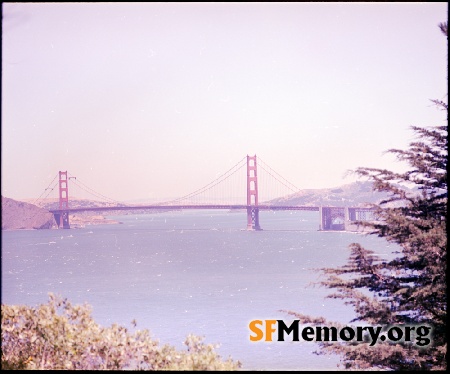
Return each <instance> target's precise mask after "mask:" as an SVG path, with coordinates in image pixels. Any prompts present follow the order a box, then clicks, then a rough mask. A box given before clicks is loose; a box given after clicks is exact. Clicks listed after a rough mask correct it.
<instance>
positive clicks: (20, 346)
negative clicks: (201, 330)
mask: <svg viewBox="0 0 450 374" xmlns="http://www.w3.org/2000/svg"><path fill="white" fill-rule="evenodd" d="M1 328H2V332H1V336H2V369H41V370H56V369H60V370H61V369H62V370H64V369H65V370H124V369H131V370H237V369H239V368H240V366H241V364H240V363H239V362H233V361H232V360H231V358H229V359H227V360H226V361H224V360H222V359H221V358H220V356H219V355H218V354H217V353H216V352H215V351H214V349H215V348H216V347H215V346H213V345H211V344H209V345H205V344H204V343H203V342H202V340H203V339H202V338H200V337H197V336H194V335H189V336H188V337H187V339H186V341H185V345H186V346H187V351H178V350H176V349H175V348H174V347H172V346H169V345H163V346H160V345H159V343H158V342H157V341H155V340H153V339H151V337H150V333H149V331H148V330H142V331H140V330H138V331H135V332H134V333H131V332H129V331H128V329H127V328H125V327H122V326H118V325H117V324H113V325H112V326H111V327H108V328H105V327H101V326H100V325H98V324H97V323H95V321H94V320H93V319H92V317H91V310H90V307H89V306H88V305H86V304H85V305H72V304H71V303H70V302H69V301H67V299H64V300H63V299H62V298H60V297H56V296H54V295H53V294H49V301H48V303H47V304H42V305H40V306H39V307H37V308H32V307H28V306H24V305H3V304H2V306H1Z"/></svg>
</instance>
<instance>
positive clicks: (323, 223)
mask: <svg viewBox="0 0 450 374" xmlns="http://www.w3.org/2000/svg"><path fill="white" fill-rule="evenodd" d="M258 166H259V168H260V170H262V171H264V174H261V173H260V174H258ZM245 170H246V174H245V175H244V173H243V171H245ZM240 171H241V173H239V172H240ZM263 175H264V177H262V176H263ZM236 176H237V179H240V181H238V183H236V180H235V179H236ZM56 178H58V181H57V182H56V184H55V185H54V186H53V188H51V187H50V186H49V187H48V188H46V189H45V190H46V191H47V190H50V191H53V190H54V188H55V187H56V185H58V186H59V188H58V191H59V198H58V202H59V206H58V208H56V209H50V210H49V211H50V212H51V213H52V214H53V215H54V217H55V221H56V223H57V225H58V227H59V228H63V229H69V228H70V222H69V217H70V214H73V213H77V212H106V211H134V210H185V209H227V210H245V211H246V212H247V230H255V231H259V230H262V228H261V223H260V218H259V212H260V211H264V210H270V211H279V210H290V211H294V210H302V211H318V212H319V213H320V214H319V216H320V218H319V230H334V231H336V230H346V228H347V223H352V222H355V221H358V220H359V221H361V220H366V219H367V216H366V213H367V212H371V211H373V210H374V209H373V208H370V207H350V206H348V207H342V206H339V207H337V206H309V205H303V206H301V205H289V204H283V203H282V201H281V200H282V199H280V198H286V196H292V195H293V194H295V193H297V192H300V191H301V190H300V189H299V188H297V187H296V186H294V185H293V184H292V183H290V182H289V181H287V180H286V179H285V178H283V177H282V176H281V175H280V174H278V173H277V172H276V171H274V170H273V169H272V168H271V167H270V166H269V165H267V164H266V163H265V162H264V161H262V160H261V159H258V161H257V157H256V155H254V156H248V155H247V156H246V157H244V158H243V159H241V160H240V161H239V162H238V163H237V164H235V165H234V166H233V167H232V168H231V169H229V170H228V171H227V172H225V173H224V174H222V175H220V176H219V177H217V178H216V179H214V180H213V181H212V182H210V183H208V184H207V185H205V186H203V187H202V188H199V189H197V190H195V191H194V192H192V193H190V194H187V195H185V196H182V197H180V198H177V199H172V200H168V201H162V202H158V203H152V204H146V205H142V204H141V205H129V204H125V203H121V202H119V201H116V200H113V199H110V198H107V197H106V196H104V195H102V194H99V193H97V192H96V191H95V190H93V189H92V188H90V187H88V186H87V185H86V184H84V183H82V182H80V181H79V180H77V178H76V177H75V176H71V175H70V174H69V173H68V172H67V171H59V173H58V174H57V176H56V177H55V178H54V180H53V181H52V182H51V183H50V185H52V183H53V182H54V181H55V180H56ZM69 180H72V182H71V183H72V184H74V185H75V186H78V187H79V188H80V189H82V190H84V191H86V192H88V193H90V194H92V195H94V196H96V197H100V198H102V199H104V200H107V201H109V202H110V203H113V204H114V205H110V206H96V207H71V206H70V204H69ZM230 181H231V182H230ZM227 183H228V186H227V187H225V188H224V185H225V184H227ZM274 185H276V186H278V188H277V189H276V192H275V193H274V192H273V190H274V189H273V187H274ZM230 186H231V187H230ZM280 186H282V187H283V189H284V191H283V192H281V191H280V189H279V187H280ZM243 187H245V188H243ZM242 190H244V192H245V196H243V195H244V194H242ZM268 191H272V193H271V194H270V193H268ZM44 192H45V191H44ZM41 196H42V195H41ZM47 196H48V194H47ZM277 198H278V199H277ZM39 199H40V197H39V198H38V200H39ZM218 201H220V203H219V202H218ZM336 222H338V223H336Z"/></svg>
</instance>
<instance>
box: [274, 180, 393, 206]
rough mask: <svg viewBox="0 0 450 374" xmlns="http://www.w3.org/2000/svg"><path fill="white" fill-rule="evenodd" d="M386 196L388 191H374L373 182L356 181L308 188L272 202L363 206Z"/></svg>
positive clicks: (280, 203)
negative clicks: (334, 185)
mask: <svg viewBox="0 0 450 374" xmlns="http://www.w3.org/2000/svg"><path fill="white" fill-rule="evenodd" d="M386 197H387V194H386V193H380V192H376V191H372V182H354V183H349V184H345V185H342V186H339V187H335V188H321V189H306V190H302V191H300V192H297V193H295V194H292V195H288V196H285V197H282V198H278V199H274V200H271V201H270V203H271V204H277V205H301V206H353V207H363V206H366V205H368V204H371V203H378V202H380V201H381V200H383V199H385V198H386Z"/></svg>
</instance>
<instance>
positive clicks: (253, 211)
mask: <svg viewBox="0 0 450 374" xmlns="http://www.w3.org/2000/svg"><path fill="white" fill-rule="evenodd" d="M247 230H261V226H260V225H259V208H258V172H257V166H256V155H254V156H249V155H247Z"/></svg>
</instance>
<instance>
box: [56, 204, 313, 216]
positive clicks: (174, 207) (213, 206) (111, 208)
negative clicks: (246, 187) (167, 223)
mask: <svg viewBox="0 0 450 374" xmlns="http://www.w3.org/2000/svg"><path fill="white" fill-rule="evenodd" d="M248 208H251V209H255V208H257V209H259V210H308V211H315V212H318V211H319V209H320V207H318V206H295V205H257V206H254V205H219V204H210V205H135V206H108V207H84V208H83V207H80V208H69V209H52V210H50V213H53V214H55V213H56V214H58V213H59V214H61V213H63V212H67V213H76V212H100V211H115V210H146V209H152V210H180V209H230V210H231V209H248Z"/></svg>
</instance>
